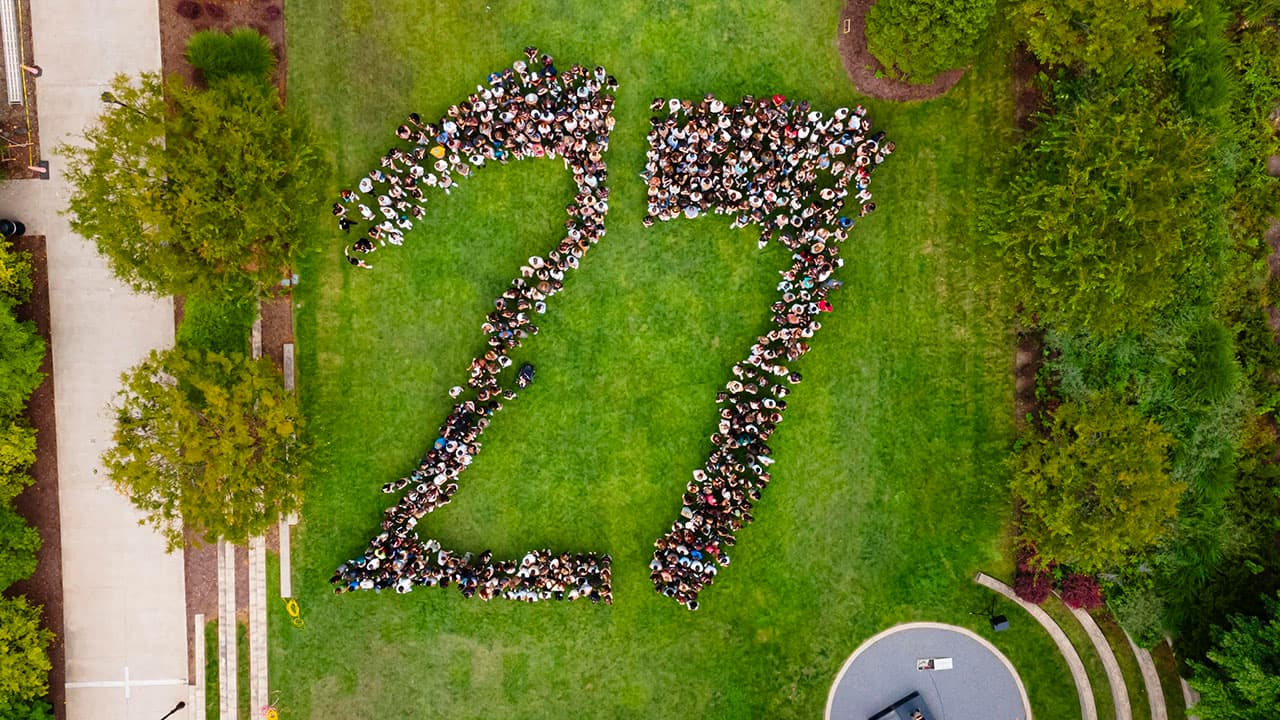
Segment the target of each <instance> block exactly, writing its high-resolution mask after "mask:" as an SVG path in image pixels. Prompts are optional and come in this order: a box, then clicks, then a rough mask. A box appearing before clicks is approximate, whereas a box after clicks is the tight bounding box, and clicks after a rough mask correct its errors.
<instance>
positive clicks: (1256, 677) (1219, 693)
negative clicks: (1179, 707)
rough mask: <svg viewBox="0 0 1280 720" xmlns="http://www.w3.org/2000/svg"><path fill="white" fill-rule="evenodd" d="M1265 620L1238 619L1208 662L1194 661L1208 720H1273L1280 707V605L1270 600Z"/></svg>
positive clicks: (1220, 636) (1199, 710)
mask: <svg viewBox="0 0 1280 720" xmlns="http://www.w3.org/2000/svg"><path fill="white" fill-rule="evenodd" d="M1266 605H1267V614H1266V616H1265V617H1246V616H1241V615H1236V616H1234V617H1232V619H1231V627H1230V629H1228V630H1226V631H1225V632H1224V631H1222V630H1219V631H1218V632H1217V637H1216V643H1215V646H1214V648H1213V649H1212V650H1210V651H1209V654H1208V659H1207V661H1206V662H1203V663H1200V662H1196V661H1194V660H1192V661H1190V665H1191V670H1192V675H1191V686H1192V687H1194V688H1195V689H1196V691H1197V692H1199V693H1200V702H1198V703H1196V705H1195V706H1194V707H1191V708H1188V711H1189V712H1191V713H1194V714H1195V715H1196V716H1198V717H1200V718H1202V720H1273V719H1274V718H1275V717H1276V711H1277V708H1280V601H1277V600H1276V599H1273V598H1267V599H1266Z"/></svg>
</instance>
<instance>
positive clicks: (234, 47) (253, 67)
mask: <svg viewBox="0 0 1280 720" xmlns="http://www.w3.org/2000/svg"><path fill="white" fill-rule="evenodd" d="M187 62H189V63H191V64H192V65H193V66H195V67H196V69H198V70H199V71H200V74H201V76H202V77H204V81H205V83H214V82H217V81H219V80H222V79H224V78H227V77H231V76H233V75H243V76H246V77H251V78H255V79H260V80H263V81H266V80H267V79H268V78H270V77H271V72H272V70H274V69H275V64H276V56H275V53H274V52H273V51H272V49H271V41H270V40H268V39H267V38H266V37H264V36H263V35H262V34H261V33H259V32H258V31H256V30H254V29H252V28H236V29H235V30H232V31H231V32H229V33H223V32H218V31H217V30H201V31H200V32H198V33H196V34H194V35H192V36H191V40H190V41H189V42H188V43H187Z"/></svg>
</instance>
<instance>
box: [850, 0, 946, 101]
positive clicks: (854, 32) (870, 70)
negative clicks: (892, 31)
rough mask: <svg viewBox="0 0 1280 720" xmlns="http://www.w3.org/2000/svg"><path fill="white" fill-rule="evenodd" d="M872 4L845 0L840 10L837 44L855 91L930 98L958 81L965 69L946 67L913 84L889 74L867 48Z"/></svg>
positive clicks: (880, 96)
mask: <svg viewBox="0 0 1280 720" xmlns="http://www.w3.org/2000/svg"><path fill="white" fill-rule="evenodd" d="M875 4H876V0H847V2H845V4H844V10H843V11H841V13H840V25H839V30H838V31H837V32H838V35H837V36H836V37H837V40H836V45H837V46H838V47H839V48H840V59H842V60H844V69H845V72H847V73H849V80H851V81H852V82H853V86H854V87H855V88H857V89H858V92H860V93H862V94H863V95H866V96H868V97H873V98H878V99H880V100H895V101H898V102H905V101H909V100H929V99H931V98H936V97H938V96H940V95H944V94H945V93H946V92H947V91H948V90H950V89H951V88H952V87H953V86H954V85H955V84H956V83H957V82H959V81H960V77H961V76H963V75H964V68H956V69H954V70H948V71H946V72H944V73H942V74H940V75H938V76H937V77H935V78H934V79H933V82H931V83H929V84H928V85H913V84H911V83H909V82H905V81H903V80H895V79H893V78H891V77H889V76H888V71H887V70H886V69H885V67H884V65H883V64H882V63H881V62H880V61H879V60H877V59H876V56H875V55H872V54H871V51H870V50H869V49H868V48H867V28H866V24H867V11H868V10H870V9H871V6H872V5H875Z"/></svg>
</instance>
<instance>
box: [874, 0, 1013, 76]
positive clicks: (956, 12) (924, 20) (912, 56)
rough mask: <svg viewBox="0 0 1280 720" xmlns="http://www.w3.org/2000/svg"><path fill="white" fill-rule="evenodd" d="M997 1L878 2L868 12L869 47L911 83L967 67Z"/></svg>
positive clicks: (901, 0) (900, 0)
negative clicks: (953, 69) (963, 66)
mask: <svg viewBox="0 0 1280 720" xmlns="http://www.w3.org/2000/svg"><path fill="white" fill-rule="evenodd" d="M995 8H996V3H995V0H879V2H877V3H876V4H875V5H873V6H871V10H870V12H868V13H867V47H868V48H869V49H870V50H871V53H872V54H873V55H875V56H876V59H878V60H879V61H880V62H882V63H884V64H885V66H886V67H889V68H891V69H894V70H896V71H898V72H899V73H901V74H902V75H904V76H906V78H907V79H908V80H909V81H911V82H917V83H928V82H930V81H932V80H933V77H934V76H935V75H937V74H938V73H940V72H942V71H944V70H950V69H951V68H955V67H960V66H962V65H966V64H968V62H969V61H970V60H971V59H972V58H973V56H974V53H975V52H977V49H978V44H979V42H980V41H981V39H982V36H983V35H984V34H985V33H986V31H987V27H988V26H989V25H990V24H991V16H992V14H994V12H995Z"/></svg>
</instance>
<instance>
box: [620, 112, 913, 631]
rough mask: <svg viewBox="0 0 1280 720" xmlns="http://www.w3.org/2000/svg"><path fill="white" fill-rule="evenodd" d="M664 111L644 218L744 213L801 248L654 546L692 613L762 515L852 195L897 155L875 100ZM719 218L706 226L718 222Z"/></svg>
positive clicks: (666, 581)
mask: <svg viewBox="0 0 1280 720" xmlns="http://www.w3.org/2000/svg"><path fill="white" fill-rule="evenodd" d="M650 108H651V109H652V110H653V111H654V112H658V113H660V115H659V116H658V117H655V118H653V120H652V122H651V127H652V130H651V131H650V133H649V153H648V158H649V160H648V163H647V165H646V166H645V170H644V172H643V173H641V175H642V177H643V178H644V179H645V181H646V183H647V185H648V214H647V215H646V216H645V218H644V221H643V222H644V225H645V226H646V227H651V226H652V225H653V224H654V223H655V221H665V220H674V219H676V218H681V217H683V218H687V219H694V218H698V217H700V216H702V215H706V214H707V213H709V212H710V213H714V214H718V215H723V216H727V217H728V218H731V221H730V227H734V228H742V227H746V226H748V225H753V226H756V227H758V228H760V231H761V232H760V237H759V246H760V247H761V248H764V247H765V246H766V245H767V244H768V243H769V242H770V241H777V242H779V243H781V244H782V245H783V246H785V247H786V248H787V249H788V250H790V251H791V253H792V255H791V260H792V263H791V266H790V267H789V268H786V269H783V270H781V271H780V274H781V276H782V279H781V280H780V281H779V283H778V287H777V292H778V294H779V297H778V300H777V301H776V302H774V304H773V305H772V306H771V307H770V308H769V309H770V312H771V318H772V325H771V328H770V330H769V332H768V333H767V334H766V335H763V336H761V337H759V338H758V339H757V340H756V342H755V344H753V345H752V346H751V349H750V352H749V354H748V355H747V357H746V358H745V359H744V360H742V361H741V362H739V363H737V364H736V365H734V366H733V376H732V377H731V378H730V379H729V381H728V382H727V383H726V384H725V386H724V389H723V390H722V391H721V392H719V393H718V394H717V395H716V403H717V404H719V405H720V413H719V415H720V420H719V422H718V424H717V427H716V430H715V432H714V433H713V434H712V435H711V451H710V453H709V455H708V457H707V461H706V462H705V463H704V464H703V466H702V467H700V468H698V469H696V470H694V471H693V477H692V479H691V480H690V482H689V483H688V484H687V485H686V488H685V493H684V495H683V497H682V502H681V507H680V514H679V516H678V517H677V518H676V520H675V521H674V522H673V523H672V524H671V529H670V531H668V532H667V534H666V535H663V536H662V537H660V538H658V539H657V540H656V541H655V542H654V553H653V559H652V560H651V561H650V563H649V569H650V579H651V580H652V581H653V585H654V588H655V589H656V590H657V591H658V592H659V593H661V594H663V595H665V596H667V597H670V598H672V599H674V600H675V601H676V602H678V603H680V604H681V605H684V606H685V607H687V608H689V609H690V610H696V609H697V608H698V593H699V592H700V591H701V590H702V589H703V588H704V587H706V586H707V585H709V584H711V582H712V581H713V580H714V579H715V577H716V575H717V573H719V572H720V570H721V569H722V568H724V567H727V566H728V565H729V553H728V548H729V547H732V546H733V544H734V535H735V533H736V532H737V531H738V530H740V529H741V528H742V527H743V526H745V525H747V524H748V523H750V522H751V521H752V515H751V510H752V508H753V506H754V504H755V503H756V502H757V501H759V500H760V498H761V494H762V492H763V491H764V488H765V487H766V486H767V485H768V484H769V480H770V473H769V467H770V466H771V465H773V462H774V459H773V452H772V450H771V449H770V448H769V446H768V445H767V444H766V441H767V440H768V439H769V437H770V436H771V435H772V434H773V432H774V430H775V429H776V427H777V425H778V423H780V422H781V421H782V415H783V412H784V411H785V410H786V407H787V401H786V397H787V395H788V394H789V392H790V386H791V385H794V384H795V383H798V382H800V380H801V376H800V373H799V372H797V371H796V370H795V369H794V365H793V363H795V362H796V361H797V360H799V359H800V358H801V357H803V356H804V355H805V354H806V353H807V352H808V351H809V340H810V339H811V338H812V337H813V336H814V334H815V333H816V332H817V331H818V329H819V328H820V327H821V322H820V320H819V318H820V317H821V315H822V313H825V312H830V311H831V310H832V305H831V302H830V299H829V296H830V293H831V291H833V290H836V289H838V288H839V287H840V281H839V280H836V279H835V277H834V273H835V271H836V269H837V268H839V267H840V266H841V265H842V264H843V262H844V261H843V259H841V258H840V257H839V245H840V243H842V242H843V241H844V240H845V239H846V238H847V236H848V232H849V230H850V229H851V228H852V227H853V225H854V220H853V218H852V217H851V215H849V214H844V212H843V211H844V204H845V200H846V199H847V198H849V197H850V194H851V193H853V198H854V199H855V200H856V201H858V202H859V203H862V207H861V208H860V210H859V211H858V213H857V214H858V215H859V216H860V217H861V216H865V215H866V214H867V213H869V212H870V211H871V210H873V209H874V208H875V206H874V205H873V204H871V203H870V200H871V193H870V190H869V188H870V184H871V172H872V171H873V170H874V169H875V168H876V167H877V166H878V165H879V164H880V163H881V162H883V161H884V159H885V157H886V156H887V155H888V154H890V153H891V152H893V144H892V143H887V142H885V137H884V133H873V132H872V130H871V122H870V120H868V119H867V117H866V111H865V109H863V108H861V107H857V108H854V109H852V110H850V109H848V108H840V109H837V110H836V111H835V112H834V113H832V114H831V115H830V116H828V115H824V114H823V113H821V112H819V111H817V110H814V109H812V108H810V107H809V104H808V103H806V102H794V101H791V100H788V99H787V98H786V97H784V96H782V95H774V96H772V97H768V98H761V99H756V98H754V97H750V96H748V97H744V98H743V99H742V102H741V103H739V104H736V105H728V104H726V103H725V102H723V101H721V100H719V99H717V98H716V97H714V96H712V95H708V96H706V97H704V98H702V99H700V100H698V101H691V100H681V99H679V98H671V99H669V100H667V99H662V98H658V99H656V100H654V101H653V104H652V105H651V106H650ZM704 222H705V221H704Z"/></svg>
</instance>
